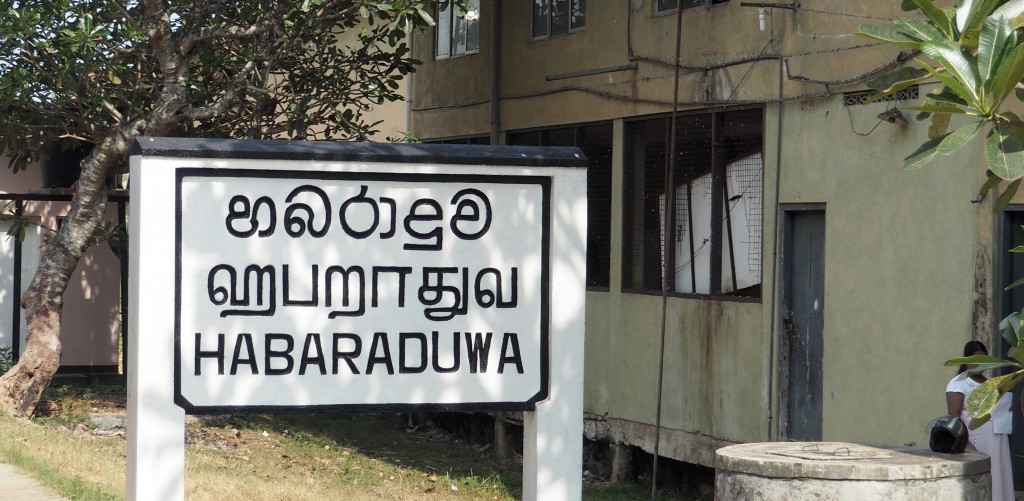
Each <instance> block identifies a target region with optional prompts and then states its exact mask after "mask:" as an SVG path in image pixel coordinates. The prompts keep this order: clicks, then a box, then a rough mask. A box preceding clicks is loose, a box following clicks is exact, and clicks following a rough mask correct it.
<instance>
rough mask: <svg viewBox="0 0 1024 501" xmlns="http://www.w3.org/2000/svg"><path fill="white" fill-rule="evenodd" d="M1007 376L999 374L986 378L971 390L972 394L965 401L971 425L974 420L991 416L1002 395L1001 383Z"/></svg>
mask: <svg viewBox="0 0 1024 501" xmlns="http://www.w3.org/2000/svg"><path fill="white" fill-rule="evenodd" d="M1005 377H1006V376H999V377H994V378H991V379H988V380H986V381H985V382H984V383H981V384H980V385H979V386H978V387H977V388H975V389H974V391H972V392H971V396H969V397H967V402H965V403H966V407H967V415H968V416H971V426H973V425H974V420H976V419H978V418H985V417H988V416H991V414H992V407H995V405H996V401H998V400H999V396H1000V395H1001V394H1000V392H999V383H1000V382H1001V381H1002V380H1003V378H1005Z"/></svg>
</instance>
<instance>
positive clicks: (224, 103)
mask: <svg viewBox="0 0 1024 501" xmlns="http://www.w3.org/2000/svg"><path fill="white" fill-rule="evenodd" d="M255 68H256V61H249V62H248V63H245V67H244V68H242V71H240V72H239V73H238V75H236V76H235V78H234V83H235V85H234V86H233V87H232V88H230V89H228V90H227V91H225V92H224V94H223V95H222V96H220V98H218V99H217V100H216V102H214V103H213V104H211V105H210V106H203V107H199V108H192V107H189V108H186V109H185V110H184V112H183V113H184V115H185V116H186V117H188V118H189V119H191V120H204V119H209V118H213V117H216V116H218V115H221V114H222V113H224V112H225V111H226V110H227V109H228V108H229V107H231V106H232V105H234V104H235V102H237V100H238V96H239V95H240V93H239V91H240V90H241V89H244V88H246V87H247V86H248V85H247V79H248V77H249V74H250V73H252V71H253V69H255Z"/></svg>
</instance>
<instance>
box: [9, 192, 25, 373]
mask: <svg viewBox="0 0 1024 501" xmlns="http://www.w3.org/2000/svg"><path fill="white" fill-rule="evenodd" d="M23 203H24V202H23V201H22V200H21V199H20V198H15V199H14V217H15V223H17V222H18V219H20V218H21V216H22V213H23V212H24V210H25V206H24V205H22V204H23ZM21 271H22V270H21V240H19V239H17V238H15V239H14V273H12V274H11V278H13V283H12V284H11V289H12V291H13V293H14V301H12V303H14V306H13V309H14V312H13V315H12V323H11V331H12V332H13V335H12V336H11V362H14V363H18V359H19V358H21Z"/></svg>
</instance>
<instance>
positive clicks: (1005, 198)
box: [992, 179, 1020, 213]
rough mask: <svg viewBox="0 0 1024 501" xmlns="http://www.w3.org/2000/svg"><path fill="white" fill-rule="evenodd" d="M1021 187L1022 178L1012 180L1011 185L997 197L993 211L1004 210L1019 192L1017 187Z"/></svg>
mask: <svg viewBox="0 0 1024 501" xmlns="http://www.w3.org/2000/svg"><path fill="white" fill-rule="evenodd" d="M1019 187H1020V179H1014V180H1013V182H1011V183H1010V185H1009V186H1007V187H1006V189H1005V190H1003V192H1002V193H1000V194H999V198H997V199H996V203H995V206H994V207H992V211H993V212H996V213H999V212H1002V211H1003V209H1005V208H1006V206H1007V205H1009V204H1010V201H1011V200H1013V196H1014V195H1016V194H1017V188H1019Z"/></svg>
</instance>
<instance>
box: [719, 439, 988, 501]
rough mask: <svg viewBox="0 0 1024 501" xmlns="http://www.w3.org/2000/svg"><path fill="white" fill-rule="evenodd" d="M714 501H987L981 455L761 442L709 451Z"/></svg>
mask: <svg viewBox="0 0 1024 501" xmlns="http://www.w3.org/2000/svg"><path fill="white" fill-rule="evenodd" d="M715 499H717V500H720V501H726V500H733V499H758V500H791V499H817V500H847V499H848V500H864V499H885V500H907V501H910V500H922V501H925V500H927V501H932V500H935V499H957V500H965V501H974V500H977V501H983V500H984V501H988V500H991V499H992V480H991V477H990V476H989V460H988V456H986V455H984V454H980V453H977V452H965V453H963V454H939V453H936V452H932V451H931V450H929V449H928V448H925V447H888V446H872V445H863V444H852V443H845V442H766V443H751V444H739V445H731V446H728V447H722V448H721V449H718V450H717V451H716V452H715Z"/></svg>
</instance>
